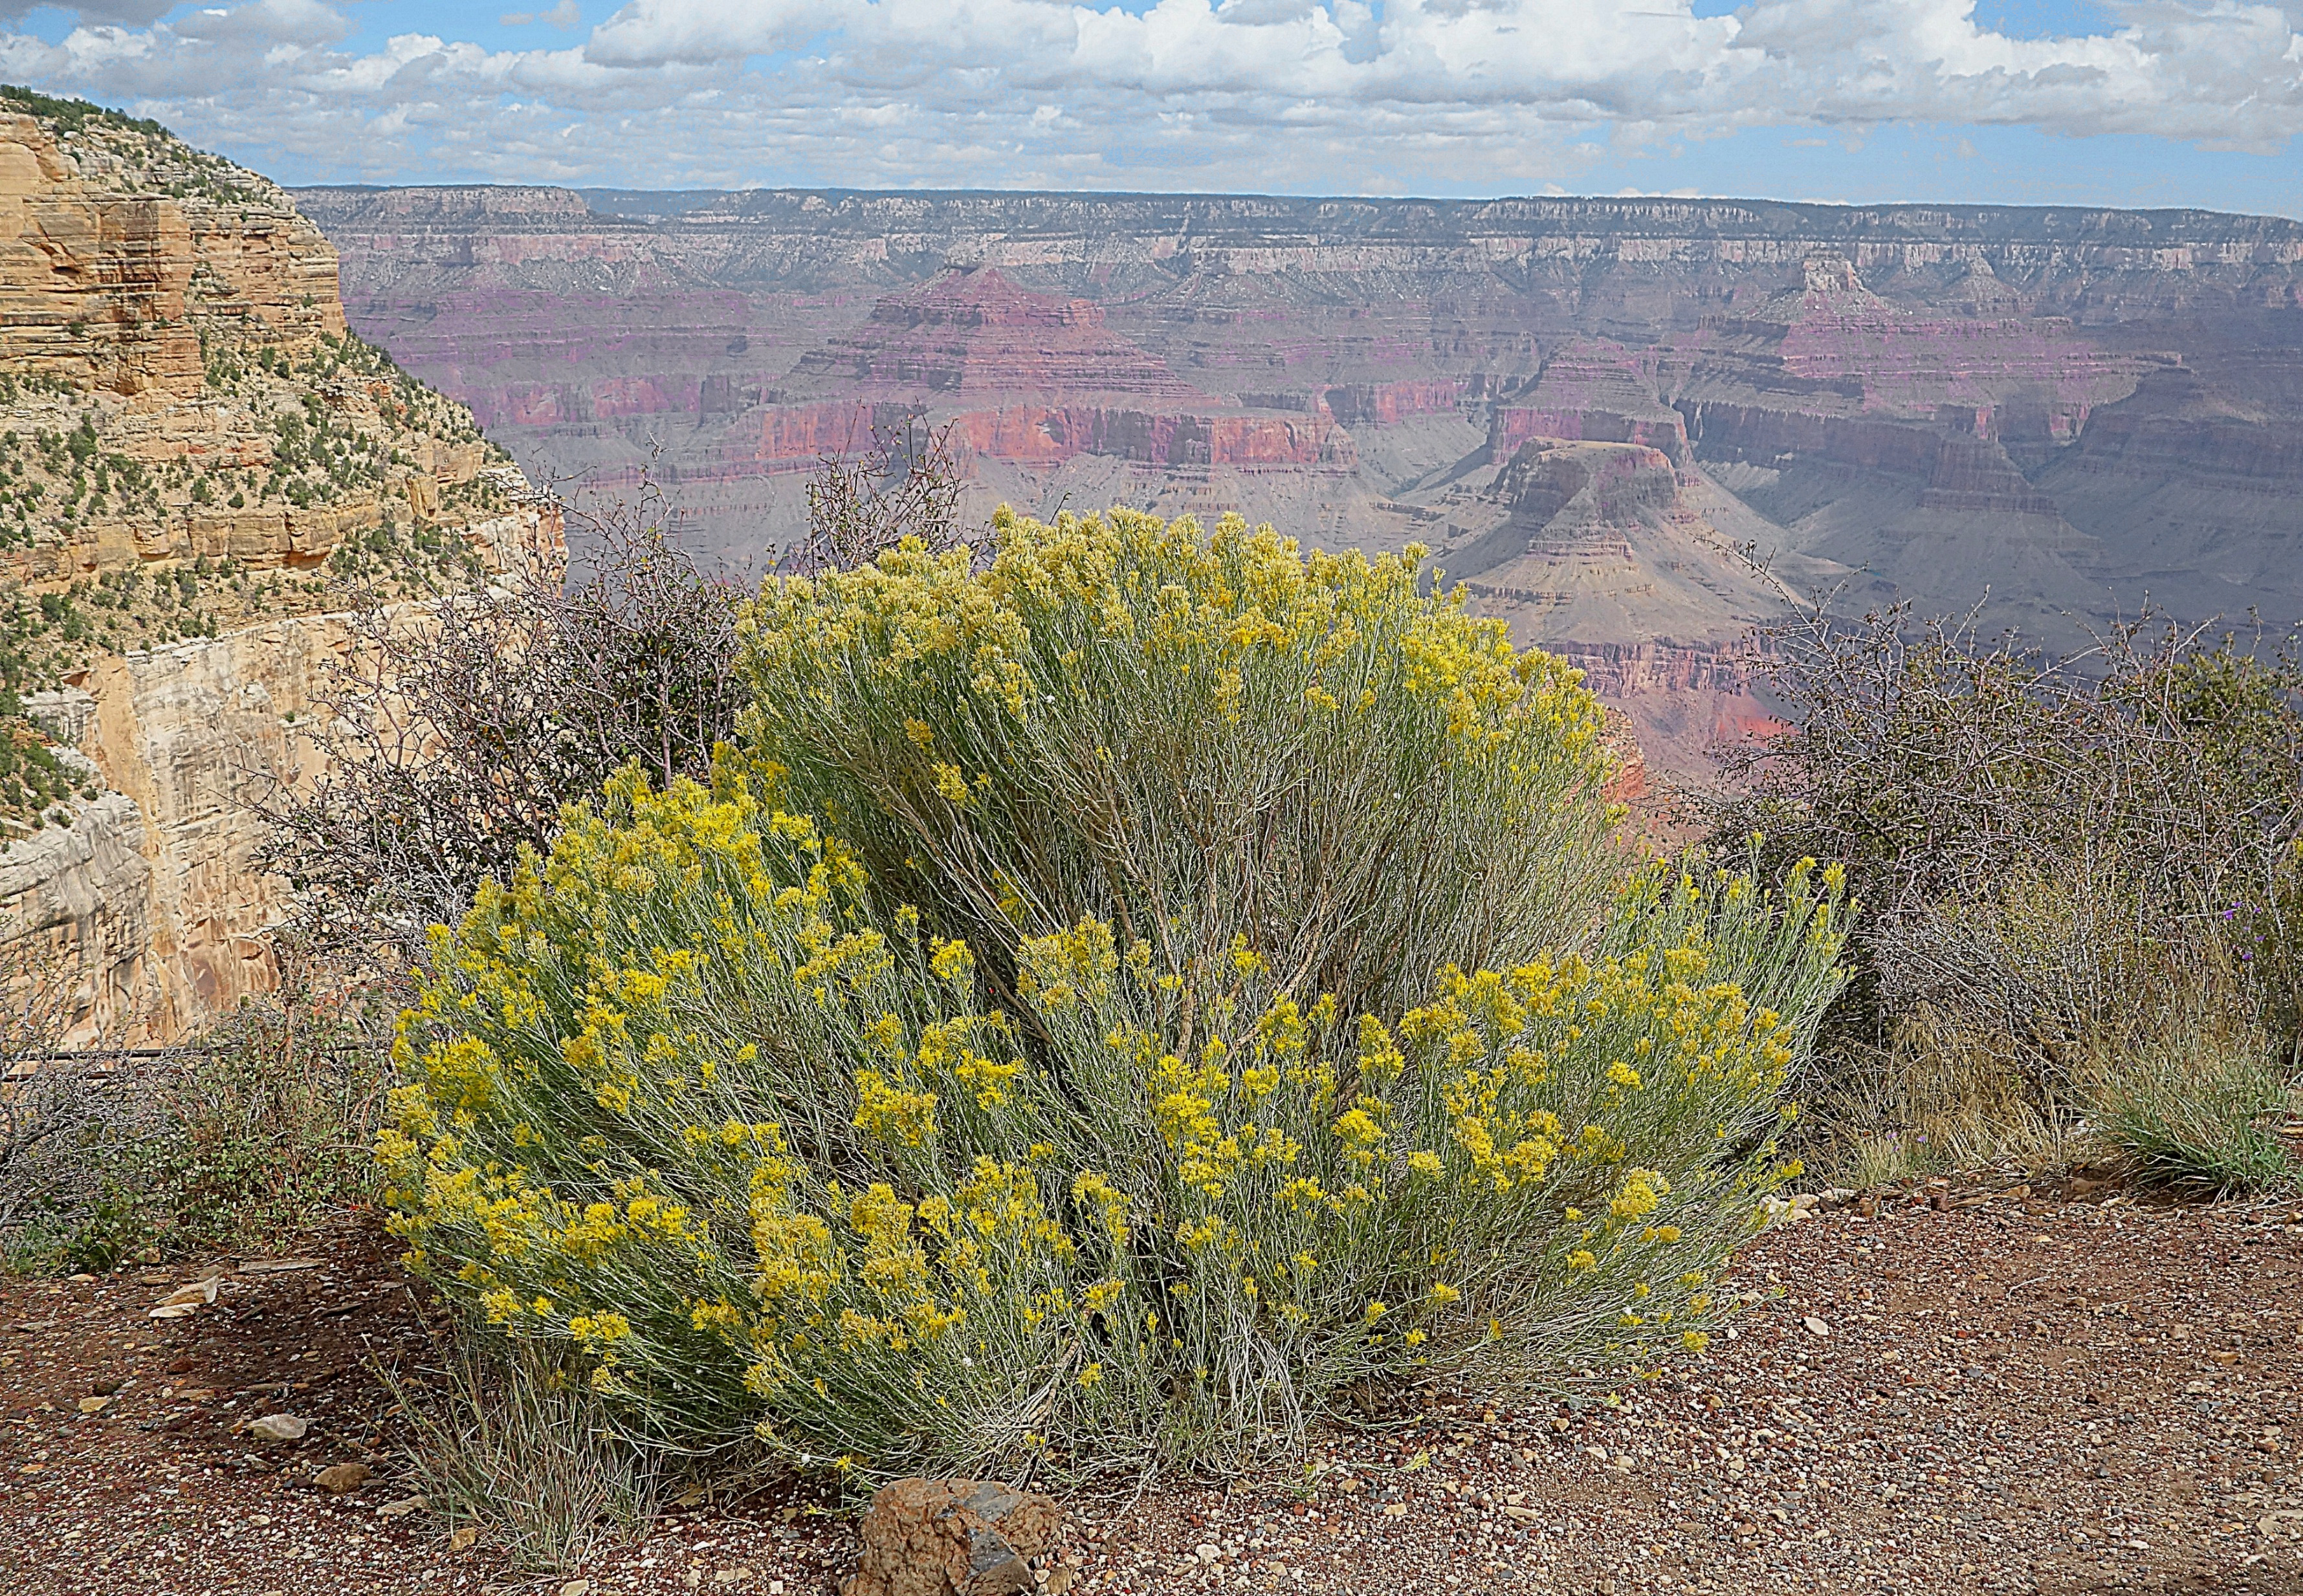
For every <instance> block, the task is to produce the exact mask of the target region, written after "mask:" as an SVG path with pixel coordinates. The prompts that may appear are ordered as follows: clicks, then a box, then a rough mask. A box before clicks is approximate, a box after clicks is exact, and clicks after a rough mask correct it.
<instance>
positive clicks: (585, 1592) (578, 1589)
mask: <svg viewBox="0 0 2303 1596" xmlns="http://www.w3.org/2000/svg"><path fill="white" fill-rule="evenodd" d="M560 1596H592V1582H591V1581H590V1580H588V1579H571V1580H569V1582H568V1583H566V1584H564V1585H562V1586H561V1587H560Z"/></svg>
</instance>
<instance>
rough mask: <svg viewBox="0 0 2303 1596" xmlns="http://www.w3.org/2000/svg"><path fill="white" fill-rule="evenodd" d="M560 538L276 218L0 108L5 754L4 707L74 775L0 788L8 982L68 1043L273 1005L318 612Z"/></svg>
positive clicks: (154, 1032)
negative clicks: (50, 965)
mask: <svg viewBox="0 0 2303 1596" xmlns="http://www.w3.org/2000/svg"><path fill="white" fill-rule="evenodd" d="M557 536H558V519H557V514H556V512H555V511H554V510H553V508H551V507H550V506H549V505H548V504H546V503H545V502H544V501H542V500H538V499H537V497H536V495H535V494H533V493H532V492H531V491H529V490H528V489H527V483H526V481H525V479H524V478H523V477H522V476H521V475H520V474H519V471H518V469H517V467H515V466H511V465H510V462H509V460H508V458H506V457H505V456H503V455H502V452H501V451H499V450H497V449H493V447H492V446H491V445H489V444H488V443H487V442H486V441H485V440H484V439H483V438H482V436H481V434H480V432H479V429H478V426H477V424H476V423H475V422H474V420H473V418H472V416H470V414H469V412H468V411H467V410H465V409H464V408H463V407H460V406H459V405H456V404H454V403H452V402H451V401H449V400H447V399H443V398H442V397H441V396H440V395H439V394H438V393H436V392H434V391H432V390H430V389H428V388H426V386H425V385H424V384H422V383H421V382H418V381H417V380H416V379H415V378H413V377H412V376H410V375H409V374H406V373H404V372H402V371H401V370H399V369H398V368H397V367H395V366H394V365H392V362H391V360H390V359H389V358H388V357H385V356H384V354H383V353H382V352H381V351H379V350H376V349H373V348H371V347H369V346H367V345H366V344H364V343H362V342H360V340H358V339H356V338H353V337H350V336H349V335H348V334H347V333H346V332H345V328H344V319H343V310H342V303H341V300H340V298H339V296H338V292H337V265H336V256H335V251H334V250H333V248H332V247H331V246H330V245H329V243H328V241H327V240H326V239H325V238H324V237H323V236H322V235H321V234H320V232H319V231H318V230H317V229H316V228H315V227H313V226H312V224H311V223H309V222H308V221H307V220H306V219H305V218H304V217H303V216H302V215H301V214H299V212H298V210H297V209H296V207H295V206H294V204H293V203H292V202H291V200H290V199H289V198H288V197H287V196H286V195H285V194H284V193H283V191H282V190H281V189H278V188H277V187H275V186H274V185H273V184H272V183H270V182H268V181H266V180H264V179H262V178H260V177H257V175H255V174H254V173H252V172H245V171H242V170H240V168H237V167H235V166H232V164H230V163H228V162H225V161H223V160H221V159H219V158H218V157H215V156H213V155H206V154H204V153H202V152H199V151H197V150H193V149H191V148H190V147H187V146H185V145H183V144H181V143H180V142H179V141H177V140H176V139H173V138H171V137H170V136H168V135H167V134H166V133H165V131H164V130H160V129H158V128H157V127H156V126H155V125H153V124H151V123H148V122H136V121H133V120H131V119H128V118H125V117H121V116H117V115H114V114H112V113H104V112H99V111H97V110H95V109H94V108H93V107H89V106H86V105H80V104H79V103H78V102H57V101H49V100H44V99H41V98H39V97H25V98H19V99H14V100H9V99H0V735H8V736H10V737H12V738H13V739H14V741H15V742H16V743H22V742H23V741H24V740H25V739H27V738H29V737H30V736H31V735H32V733H31V731H30V729H29V728H25V722H24V721H22V720H19V719H16V718H15V717H16V716H17V715H18V711H19V709H20V707H21V710H22V712H23V714H24V715H25V716H27V717H29V719H30V725H31V726H32V727H38V731H39V733H40V735H45V736H46V737H47V738H49V739H51V740H53V742H54V743H55V744H56V745H57V747H58V748H59V749H61V750H63V752H61V753H58V754H56V755H55V756H54V757H53V758H50V759H48V760H47V763H48V764H50V765H55V766H56V768H57V769H62V770H64V771H66V772H67V773H68V777H69V778H68V779H67V780H65V781H63V782H61V783H60V782H58V781H56V780H53V779H46V778H40V779H35V778H34V777H33V774H32V773H31V772H30V771H27V773H26V775H25V777H24V778H23V779H22V781H21V785H19V783H18V781H17V779H16V778H14V777H10V778H7V779H0V831H4V832H5V834H6V840H5V842H4V845H0V917H4V918H0V960H6V959H9V958H11V957H12V956H13V959H14V962H15V963H16V965H17V966H18V967H19V968H22V967H24V966H26V965H28V964H30V963H31V962H36V961H35V960H33V958H32V957H31V955H32V954H33V953H34V952H35V950H45V951H46V953H47V954H52V955H55V956H60V957H61V958H63V960H64V962H66V963H67V965H69V966H71V967H72V969H73V970H75V971H76V984H77V990H76V991H75V993H74V994H73V1004H72V1008H73V1011H74V1024H75V1027H76V1034H77V1035H80V1036H82V1037H89V1036H94V1035H97V1034H102V1035H105V1036H106V1037H132V1038H139V1039H141V1038H148V1037H173V1036H177V1035H181V1034H182V1033H183V1032H184V1031H186V1030H187V1029H192V1028H194V1027H196V1026H198V1024H199V1023H201V1022H202V1021H205V1020H206V1019H207V1018H209V1017H211V1016H213V1015H215V1014H216V1013H218V1012H223V1011H224V1010H227V1009H229V1008H230V1007H231V1006H232V1004H233V1003H235V1002H236V1001H237V1000H238V998H239V997H240V996H241V995H243V994H246V993H249V992H252V991H257V990H260V989H262V988H264V987H266V986H267V985H268V984H269V983H270V982H271V981H272V979H274V967H273V964H272V953H271V949H270V946H269V944H268V943H267V941H266V938H265V936H264V933H265V932H266V929H267V928H269V927H270V926H271V925H272V924H274V922H275V921H276V920H278V919H279V918H280V916H281V914H282V912H283V908H284V905H283V902H282V899H281V895H280V888H279V886H278V884H276V883H274V882H272V881H269V880H267V879H266V878H263V877H262V876H261V875H260V874H259V873H258V872H257V870H256V869H255V868H254V865H253V857H254V853H255V849H256V847H257V843H258V842H259V840H260V836H261V822H260V820H259V819H258V817H257V813H256V811H255V809H254V808H253V807H251V805H252V803H253V802H255V801H257V800H259V799H260V798H262V797H263V796H264V795H265V794H267V793H269V792H271V791H272V790H273V789H274V785H275V784H278V783H280V782H283V781H290V782H292V781H293V780H295V779H299V773H304V772H307V771H308V767H309V766H310V765H311V763H312V760H311V759H310V757H309V756H310V749H309V746H308V744H307V743H306V742H305V739H304V738H303V737H302V736H301V735H299V732H298V730H297V727H298V726H299V723H302V724H305V725H308V724H310V722H311V718H312V716H313V714H314V712H315V710H316V705H317V701H316V693H317V691H318V689H319V685H320V683H321V680H322V677H323V676H324V673H325V668H326V666H327V664H328V662H329V661H330V660H331V659H333V658H336V657H339V656H341V654H342V651H343V650H344V649H345V648H346V647H347V646H349V644H348V642H347V632H346V628H345V626H344V625H343V623H342V619H341V618H340V617H337V616H333V615H332V613H331V612H332V611H340V610H341V609H342V607H343V606H344V605H345V604H347V603H348V602H351V601H355V598H356V597H357V598H358V599H359V601H375V600H377V599H379V598H382V599H392V598H401V597H417V596H421V595H423V594H425V593H427V592H435V591H439V590H441V589H443V588H445V587H449V586H452V585H454V584H459V583H461V582H464V581H468V580H469V579H471V578H472V577H473V576H474V575H476V574H479V573H483V572H485V571H486V570H489V569H492V568H495V567H500V566H502V565H503V564H504V563H506V562H508V561H510V560H511V559H518V558H520V557H522V556H523V555H525V554H527V553H533V552H536V551H539V550H545V549H548V548H549V547H551V546H552V545H553V543H554V542H555V541H556V539H557ZM12 726H13V727H19V728H24V729H19V730H16V731H13V732H11V731H10V730H9V728H10V727H12ZM12 789H13V790H12Z"/></svg>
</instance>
